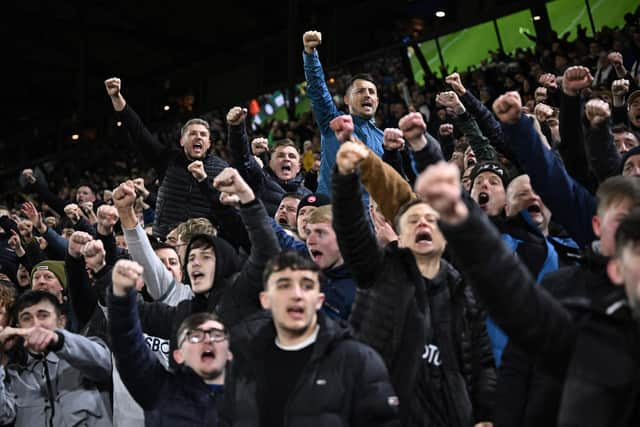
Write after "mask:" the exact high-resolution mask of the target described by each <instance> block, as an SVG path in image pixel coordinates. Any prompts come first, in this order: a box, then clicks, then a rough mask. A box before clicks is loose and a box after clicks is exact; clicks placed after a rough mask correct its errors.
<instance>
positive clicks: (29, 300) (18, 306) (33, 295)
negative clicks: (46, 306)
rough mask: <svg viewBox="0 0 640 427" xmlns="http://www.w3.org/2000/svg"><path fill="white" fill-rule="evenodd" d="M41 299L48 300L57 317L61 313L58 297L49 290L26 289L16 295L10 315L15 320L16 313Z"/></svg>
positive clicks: (16, 317)
mask: <svg viewBox="0 0 640 427" xmlns="http://www.w3.org/2000/svg"><path fill="white" fill-rule="evenodd" d="M42 301H48V302H50V303H51V305H52V306H53V308H54V309H55V311H56V314H57V315H58V317H60V316H61V315H62V306H61V305H60V302H58V298H56V297H55V295H53V294H52V293H50V292H47V291H42V290H38V291H27V292H25V293H24V294H22V295H20V296H19V297H18V299H17V300H16V302H15V304H14V305H13V310H12V314H13V316H12V317H13V318H14V319H16V320H17V319H18V314H20V312H21V311H22V310H24V309H25V308H29V307H31V306H34V305H36V304H38V303H40V302H42Z"/></svg>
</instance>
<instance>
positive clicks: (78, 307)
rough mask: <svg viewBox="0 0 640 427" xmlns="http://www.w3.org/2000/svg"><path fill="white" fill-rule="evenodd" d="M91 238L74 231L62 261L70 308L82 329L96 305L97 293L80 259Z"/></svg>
mask: <svg viewBox="0 0 640 427" xmlns="http://www.w3.org/2000/svg"><path fill="white" fill-rule="evenodd" d="M92 240H93V238H92V237H91V236H90V235H89V234H87V233H84V232H82V231H75V232H74V233H73V234H72V235H71V237H70V238H69V251H68V253H67V257H66V259H65V261H64V268H65V272H66V273H67V284H68V290H69V297H70V299H71V308H72V309H73V312H74V313H75V315H76V317H77V319H78V321H79V322H80V329H82V328H83V327H84V326H85V325H86V324H87V322H89V320H90V319H91V316H93V313H94V311H95V309H96V308H97V307H98V294H97V293H96V291H95V289H94V288H92V287H91V284H90V283H89V275H88V274H87V270H86V269H85V263H84V260H83V259H82V251H83V249H84V247H85V245H86V244H88V243H89V242H91V241H92Z"/></svg>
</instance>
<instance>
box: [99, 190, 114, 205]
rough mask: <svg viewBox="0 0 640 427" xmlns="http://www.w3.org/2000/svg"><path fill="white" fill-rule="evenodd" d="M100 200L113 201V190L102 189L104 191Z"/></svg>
mask: <svg viewBox="0 0 640 427" xmlns="http://www.w3.org/2000/svg"><path fill="white" fill-rule="evenodd" d="M102 200H103V201H104V202H105V203H113V191H111V190H104V192H103V193H102Z"/></svg>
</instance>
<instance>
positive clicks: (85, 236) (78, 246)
mask: <svg viewBox="0 0 640 427" xmlns="http://www.w3.org/2000/svg"><path fill="white" fill-rule="evenodd" d="M92 240H93V236H91V234H89V233H85V232H84V231H74V232H73V234H71V237H69V247H68V249H67V250H68V251H69V255H70V256H71V257H73V258H80V255H82V249H83V248H84V245H86V244H87V243H89V242H90V241H92Z"/></svg>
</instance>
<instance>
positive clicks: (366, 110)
mask: <svg viewBox="0 0 640 427" xmlns="http://www.w3.org/2000/svg"><path fill="white" fill-rule="evenodd" d="M302 42H303V44H304V53H303V55H302V56H303V60H304V73H305V77H306V80H307V95H308V96H309V98H310V99H311V108H312V110H313V112H314V115H315V117H316V121H317V122H318V127H319V128H320V132H321V135H322V140H321V141H322V163H321V164H320V178H319V183H318V189H317V192H318V193H322V194H325V195H330V194H331V170H332V169H333V166H334V165H335V161H336V153H337V151H338V148H339V147H340V143H341V140H342V141H344V140H346V139H350V138H348V137H347V136H348V134H349V133H350V132H352V133H353V135H354V136H355V137H356V138H357V139H359V140H360V141H362V142H364V143H365V144H366V145H367V146H368V147H369V148H371V149H372V150H373V151H374V152H375V153H376V154H377V155H379V156H382V153H383V149H382V140H383V135H382V131H381V130H380V129H378V128H377V127H376V125H375V121H374V118H375V115H376V111H377V109H378V103H379V99H378V89H377V87H376V84H375V82H374V80H373V78H372V77H371V76H370V75H368V74H357V75H355V76H354V77H353V78H352V79H351V81H350V83H349V86H348V87H347V92H346V94H345V96H344V102H345V104H346V106H347V108H348V110H349V111H348V112H349V115H350V118H351V120H352V123H351V124H349V123H348V120H340V121H338V122H334V124H333V125H331V122H332V120H334V119H335V118H337V117H338V116H340V115H341V113H340V112H339V111H338V109H337V108H336V105H335V104H334V102H333V98H332V96H331V94H330V93H329V89H328V88H327V84H326V82H325V77H324V72H323V71H322V65H321V64H320V59H319V57H318V52H317V48H318V46H320V44H321V43H322V34H321V33H320V32H318V31H307V32H306V33H304V35H303V36H302ZM334 128H335V129H334ZM351 129H352V130H351ZM335 131H337V134H336V133H335ZM367 205H368V204H367Z"/></svg>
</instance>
